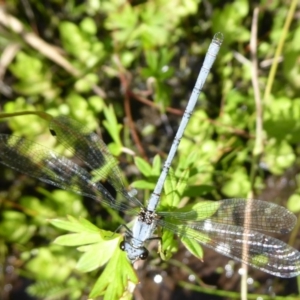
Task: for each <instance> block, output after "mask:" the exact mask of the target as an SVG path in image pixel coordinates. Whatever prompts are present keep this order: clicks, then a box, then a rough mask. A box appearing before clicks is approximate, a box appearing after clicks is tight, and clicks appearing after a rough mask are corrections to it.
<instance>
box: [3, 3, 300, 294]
mask: <svg viewBox="0 0 300 300" xmlns="http://www.w3.org/2000/svg"><path fill="white" fill-rule="evenodd" d="M27 2H28V1H27ZM6 5H7V6H8V9H7V11H8V12H9V13H10V14H11V15H12V16H14V17H15V18H16V20H17V21H18V22H20V24H21V26H23V29H22V30H23V32H24V34H23V33H22V35H21V34H19V33H18V32H16V31H14V28H12V27H10V26H8V25H6V24H5V20H4V19H3V20H1V24H2V25H1V28H2V30H1V33H0V47H1V64H0V65H1V72H0V76H1V82H2V83H1V89H0V90H1V99H0V110H1V113H2V112H3V113H15V112H18V111H45V112H47V113H49V114H51V115H53V116H57V115H61V114H64V115H69V116H71V117H72V118H74V119H76V120H78V121H80V122H81V123H82V124H83V125H84V126H86V127H88V128H89V130H95V131H97V133H99V134H102V136H103V138H104V141H108V143H107V144H108V147H109V149H110V151H111V152H112V153H113V154H114V155H115V156H117V157H118V159H119V161H120V162H121V165H122V168H123V166H124V172H125V175H126V176H128V181H129V182H133V183H132V187H134V188H136V189H138V190H141V191H142V192H144V199H145V201H147V200H148V196H149V194H150V193H151V191H152V190H153V188H154V186H155V183H156V181H157V179H158V177H159V174H160V171H161V168H162V165H163V161H164V158H165V154H166V153H167V152H168V150H169V146H170V144H171V140H172V138H173V136H174V132H173V133H171V132H172V130H173V131H175V130H176V129H177V127H178V122H179V120H180V116H179V114H175V113H174V114H173V112H174V110H173V111H170V109H169V108H170V107H172V108H176V109H181V110H182V109H183V107H184V106H185V103H186V101H187V98H188V96H189V95H190V93H191V90H192V87H193V84H194V82H195V80H196V76H197V74H198V71H199V69H200V66H201V63H202V61H203V57H204V54H205V52H206V50H207V47H208V45H209V42H210V41H211V39H212V36H213V34H214V33H216V32H217V31H221V32H222V33H223V34H224V37H225V40H224V43H223V45H222V48H221V51H220V55H219V56H218V59H217V61H216V63H215V64H214V66H213V70H212V72H211V74H209V76H208V80H207V83H206V85H205V86H204V93H202V94H201V96H200V99H199V101H198V104H197V107H196V110H195V112H194V114H193V116H192V117H191V119H190V123H189V125H188V127H187V129H186V132H185V135H184V137H183V139H182V141H181V144H180V146H179V153H178V155H177V157H176V158H175V161H174V163H173V165H172V168H173V169H172V170H171V173H170V176H169V177H168V180H167V182H166V184H165V187H164V195H163V198H162V201H161V203H160V207H159V209H160V210H167V211H169V212H171V211H173V210H174V209H190V208H192V207H194V206H196V205H198V203H199V200H200V198H199V197H203V198H206V199H208V198H210V199H222V198H227V197H247V195H248V193H249V192H250V191H251V190H253V189H254V192H255V194H256V195H260V194H261V193H262V192H264V195H271V196H270V198H271V199H265V200H269V201H278V202H281V203H282V204H284V201H283V200H284V199H283V198H285V197H286V198H288V208H289V209H290V210H292V211H293V212H295V213H299V203H298V202H299V190H298V189H297V188H296V187H295V189H293V185H291V186H289V191H288V195H286V194H285V196H284V197H281V196H280V195H278V194H279V191H278V189H279V187H277V186H276V188H278V189H275V190H276V191H275V192H274V186H270V185H269V179H270V178H271V179H272V178H278V177H279V178H280V180H281V182H292V181H293V179H294V178H295V179H294V180H295V182H296V186H298V185H299V180H298V176H299V171H298V169H299V162H300V161H299V158H298V157H299V153H300V151H299V145H298V144H299V133H300V132H299V130H300V129H299V128H300V124H299V120H300V101H299V88H300V84H299V82H300V78H299V74H300V72H299V69H300V67H299V63H298V61H299V49H300V48H299V36H300V29H299V26H297V23H296V22H297V18H294V19H293V21H292V23H291V26H290V28H289V29H288V34H287V38H286V40H285V41H284V43H283V45H282V46H283V52H282V58H283V59H282V61H280V62H279V68H278V69H277V73H276V76H275V79H274V83H273V85H272V89H271V94H270V95H269V96H268V97H267V98H263V103H262V106H263V117H262V121H263V133H262V136H263V145H264V150H263V153H262V155H261V157H260V158H259V161H256V160H255V157H254V156H253V149H254V147H255V137H256V106H255V101H254V92H253V86H252V83H251V74H252V73H251V55H250V52H249V49H250V48H249V40H250V36H251V22H252V18H253V10H254V8H255V7H256V6H258V7H263V9H260V13H259V20H258V32H259V34H258V37H257V40H258V46H257V59H258V68H259V73H258V76H259V78H258V83H259V87H260V92H261V95H263V93H264V89H265V87H266V85H267V82H268V79H269V78H270V75H269V71H270V64H269V63H270V61H272V60H273V58H274V53H275V51H276V49H277V47H278V43H279V41H280V37H281V35H282V32H283V28H284V22H285V20H286V17H287V12H288V10H289V6H288V5H289V3H287V2H283V1H273V2H267V1H260V2H257V3H252V2H251V1H246V0H243V1H238V0H236V1H231V2H224V1H213V2H209V3H208V2H203V1H198V0H184V1H183V0H176V1H166V0H154V1H119V0H118V1H117V0H113V1H100V0H91V1H84V2H80V1H79V2H78V1H55V3H54V2H53V3H51V5H47V6H45V5H44V4H43V3H42V2H40V1H35V0H34V1H29V2H28V3H27V4H26V3H25V2H24V3H23V2H22V1H21V2H20V3H19V2H18V1H8V2H7V3H6ZM25 6H26V7H25ZM30 11H31V12H32V14H31V13H29V12H30ZM41 20H42V21H41ZM2 22H4V23H2ZM27 32H29V33H30V34H35V35H36V37H38V38H40V39H41V41H42V42H46V43H48V44H49V45H51V46H54V47H53V48H51V51H50V52H48V51H45V50H47V47H45V44H43V43H40V41H38V40H35V42H34V43H33V44H32V43H30V41H29V40H27V39H26V33H27ZM31 41H34V39H33V40H31ZM16 44H17V46H18V49H17V50H15V52H13V51H11V50H12V49H13V46H15V45H16ZM48 50H49V49H48ZM11 53H15V54H12V58H11V60H10V59H9V57H10V56H9V55H8V56H7V54H11ZM49 53H50V54H51V55H49ZM7 59H8V60H7ZM62 60H65V61H66V62H67V63H68V64H69V65H70V66H71V67H72V68H74V69H75V70H76V72H75V71H74V70H73V71H70V68H68V67H66V65H65V64H62V63H60V62H61V61H62ZM3 63H4V64H3ZM6 63H7V64H8V65H7V66H6ZM125 94H126V97H129V98H130V99H129V100H130V101H129V102H130V103H129V104H130V105H129V106H130V109H131V112H132V116H130V115H128V114H127V112H125V109H124V103H125V102H126V101H127V100H128V99H127V98H126V97H125V96H124V95H125ZM128 95H129V96H128ZM143 98H147V100H148V101H153V104H152V106H153V107H151V109H150V108H149V107H147V105H148V104H145V101H144V102H143V103H138V102H137V101H142V100H143ZM126 104H128V102H127V103H126ZM175 112H176V113H177V112H178V111H175ZM46 121H47V120H46ZM5 122H7V123H4V120H2V119H1V123H0V131H1V133H13V134H15V135H19V136H25V137H27V138H28V139H31V140H33V141H35V142H38V143H40V144H43V145H45V146H47V147H49V148H53V149H55V150H56V151H58V152H59V153H62V154H64V155H66V156H68V155H69V153H68V152H67V151H66V150H65V149H64V148H63V147H62V146H61V145H57V144H56V140H55V138H53V137H52V136H51V135H50V133H49V130H48V125H47V122H45V120H41V118H38V117H37V116H34V115H23V116H20V117H15V118H7V119H6V120H5ZM149 127H151V130H145V128H149ZM134 130H135V131H137V133H138V134H136V136H139V137H140V139H141V140H140V141H139V143H140V146H142V147H143V148H144V150H145V151H144V152H145V153H146V156H147V158H148V160H146V159H142V158H141V157H142V156H143V155H142V153H139V150H138V149H139V148H138V147H137V145H135V144H134V142H133V141H136V139H132V138H131V137H132V136H135V135H133V134H132V133H133V131H134ZM139 133H142V134H140V135H139ZM131 134H132V135H131ZM125 149H127V151H126V150H125ZM128 149H131V150H132V152H131V153H130V155H129V154H128V153H129V151H128ZM134 152H135V153H136V155H135V156H134V159H133V158H132V156H131V154H132V153H134ZM125 153H126V154H125ZM254 165H255V168H254V169H256V170H257V171H258V172H257V173H256V176H255V178H254V180H253V178H252V177H251V172H252V169H253V168H252V167H253V166H254ZM136 170H137V171H138V172H136ZM291 170H296V171H293V172H294V173H295V174H294V173H293V172H291ZM137 173H138V174H137ZM290 173H293V174H294V175H293V176H294V178H292V179H291V178H290V177H288V176H289V174H290ZM0 178H1V183H2V185H1V188H0V205H1V210H0V242H1V244H0V249H1V256H0V259H1V261H0V265H3V266H4V265H5V263H7V262H8V261H11V260H10V259H9V258H10V257H14V258H15V261H17V262H18V263H16V264H15V265H13V267H14V269H15V270H17V272H18V273H19V274H21V275H22V276H23V277H26V278H29V279H31V280H32V282H33V283H32V284H31V285H30V286H29V288H28V293H29V294H30V295H33V296H35V297H37V298H41V299H63V298H67V299H80V298H84V297H87V295H90V297H97V296H98V295H104V297H105V298H107V299H114V298H115V299H116V298H120V297H121V296H122V297H124V298H126V297H130V296H128V295H129V294H130V292H131V291H132V287H133V286H135V284H136V283H137V279H136V275H135V274H134V272H133V271H132V268H131V267H130V266H129V264H128V262H127V260H126V257H125V255H124V253H123V252H121V251H120V250H119V248H118V243H119V239H120V237H119V235H118V234H116V233H115V234H113V233H112V232H115V230H116V229H117V228H118V226H119V225H120V224H122V223H124V218H123V216H120V215H119V214H118V213H117V212H115V211H113V210H110V209H108V208H104V207H102V206H101V205H100V204H99V205H98V204H95V203H92V200H86V199H85V200H84V201H83V199H82V197H79V196H78V195H74V194H72V193H69V192H66V191H60V190H56V189H53V188H50V187H49V186H47V185H44V184H41V183H39V182H36V181H33V180H32V179H29V178H27V177H25V176H22V175H20V174H18V173H15V172H13V171H11V170H8V169H7V168H4V167H3V166H2V165H1V167H0ZM278 180H279V179H278ZM275 194H276V195H275ZM138 196H139V197H140V194H138ZM258 197H259V196H258ZM141 198H142V197H141ZM196 207H197V206H196ZM66 215H72V216H73V217H70V219H69V220H68V221H62V220H61V218H63V217H65V216H66ZM49 220H52V221H51V222H52V223H53V224H55V225H58V226H52V225H50V222H49ZM126 221H127V219H126ZM64 222H65V223H64ZM59 224H60V226H61V227H59ZM91 224H95V225H91ZM99 228H101V229H99ZM75 229H76V230H77V231H76V230H75ZM62 230H68V231H70V232H71V233H69V234H66V235H63V236H62ZM74 230H75V231H74ZM106 230H107V231H106ZM161 234H162V241H163V242H162V245H161V249H160V255H161V257H163V258H164V259H169V258H170V257H171V256H172V255H173V254H175V253H176V252H177V250H178V247H179V239H178V240H176V239H174V236H173V234H172V233H170V232H168V231H167V230H164V231H163V232H162V233H161ZM205 238H206V237H205V236H203V240H205ZM54 240H56V242H59V243H60V245H57V244H55V245H53V244H51V242H53V241H54ZM182 242H183V243H184V245H185V246H186V247H187V248H188V249H189V250H190V251H191V252H192V253H193V254H194V255H196V256H197V257H198V258H200V259H202V257H203V254H202V250H201V248H200V247H199V245H198V244H195V243H193V242H191V241H187V240H184V239H183V240H182ZM61 245H68V246H73V247H66V246H61ZM74 247H77V250H79V251H77V250H76V249H74ZM103 248H105V249H109V251H107V252H105V251H102V249H103ZM2 254H3V255H2ZM152 254H153V252H151V255H152ZM151 255H150V256H151ZM203 259H205V255H204V257H203ZM147 264H151V267H153V268H155V269H157V270H160V268H161V267H162V265H159V264H157V261H154V262H153V261H152V260H151V259H149V261H147ZM163 266H165V265H164V264H163ZM76 268H77V269H76ZM114 269H117V270H118V272H119V273H118V274H120V277H116V276H113V275H112V274H116V273H115V271H114V272H113V270H114ZM145 270H146V268H145V269H143V271H145ZM87 272H88V273H87ZM112 272H113V273H112ZM141 272H142V271H141ZM167 273H170V272H167ZM199 276H200V275H199ZM0 283H1V282H0ZM257 284H258V285H259V282H258V283H257ZM1 287H2V285H1ZM0 290H1V289H0ZM125 290H126V291H127V293H128V294H126V292H125V293H124V291H125ZM287 293H290V291H287ZM2 296H3V295H2V294H1V292H0V298H1V297H2ZM4 296H7V295H4ZM7 297H8V298H9V296H7ZM3 298H4V297H3Z"/></svg>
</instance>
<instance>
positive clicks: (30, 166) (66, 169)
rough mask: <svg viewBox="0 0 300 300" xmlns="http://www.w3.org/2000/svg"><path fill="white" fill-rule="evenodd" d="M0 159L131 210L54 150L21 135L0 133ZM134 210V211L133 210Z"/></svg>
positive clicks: (51, 182)
mask: <svg viewBox="0 0 300 300" xmlns="http://www.w3.org/2000/svg"><path fill="white" fill-rule="evenodd" d="M0 162H1V163H2V164H4V165H6V166H8V167H10V168H13V169H15V170H17V171H20V172H22V173H24V174H26V175H29V176H31V177H34V178H37V179H39V180H41V181H43V182H46V183H49V184H51V185H54V186H57V187H59V188H62V189H65V190H70V191H73V192H75V193H77V194H81V195H84V196H87V197H90V198H93V199H95V200H96V201H99V202H100V203H103V204H106V205H108V206H110V207H113V208H115V209H117V210H122V211H124V210H128V209H130V206H129V204H127V203H125V202H124V201H118V200H116V199H115V198H114V197H112V195H111V194H110V193H109V192H108V191H107V190H106V189H105V187H104V186H103V185H102V184H101V183H100V182H94V181H93V180H92V179H93V178H92V176H91V174H90V173H89V172H87V171H86V170H84V169H83V168H81V167H80V166H79V165H77V164H75V163H73V162H72V161H71V160H69V159H67V158H65V157H63V156H60V155H58V154H57V153H55V152H54V151H52V150H50V149H48V148H46V147H44V146H42V145H39V144H37V143H35V142H32V141H30V140H27V139H25V138H22V137H17V136H13V135H6V134H0ZM132 212H133V210H132Z"/></svg>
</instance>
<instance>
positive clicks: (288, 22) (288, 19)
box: [263, 0, 299, 103]
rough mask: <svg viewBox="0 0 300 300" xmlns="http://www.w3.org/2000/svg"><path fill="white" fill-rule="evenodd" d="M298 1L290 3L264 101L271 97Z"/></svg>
mask: <svg viewBox="0 0 300 300" xmlns="http://www.w3.org/2000/svg"><path fill="white" fill-rule="evenodd" d="M298 1H299V0H292V2H291V5H290V9H289V11H288V14H287V17H286V19H285V23H284V25H283V29H282V34H281V36H280V40H279V43H278V46H277V49H276V51H275V56H274V60H273V63H272V67H271V70H270V73H269V76H268V81H267V85H266V89H265V93H264V97H263V99H264V103H265V101H267V100H268V101H269V97H270V94H271V90H272V86H273V82H274V78H275V74H276V70H277V66H278V62H279V61H280V59H279V57H280V55H281V53H282V49H283V45H284V42H285V39H286V36H287V33H288V30H289V28H290V25H291V22H292V19H293V16H294V14H295V10H296V7H297V4H298Z"/></svg>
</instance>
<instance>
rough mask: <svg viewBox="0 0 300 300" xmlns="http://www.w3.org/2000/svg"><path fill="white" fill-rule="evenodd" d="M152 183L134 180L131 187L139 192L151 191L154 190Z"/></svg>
mask: <svg viewBox="0 0 300 300" xmlns="http://www.w3.org/2000/svg"><path fill="white" fill-rule="evenodd" d="M155 184H156V183H154V182H149V181H147V180H136V181H135V182H133V183H132V184H131V186H132V187H134V188H136V189H139V190H153V189H154V188H155Z"/></svg>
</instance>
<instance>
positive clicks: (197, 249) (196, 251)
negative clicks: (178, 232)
mask: <svg viewBox="0 0 300 300" xmlns="http://www.w3.org/2000/svg"><path fill="white" fill-rule="evenodd" d="M181 241H182V243H183V244H184V246H185V247H186V248H187V249H188V250H189V251H190V252H191V253H192V254H193V255H194V256H196V257H197V258H199V259H200V260H203V249H202V247H201V246H200V245H199V243H198V242H197V241H195V240H193V239H190V238H186V237H181Z"/></svg>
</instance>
